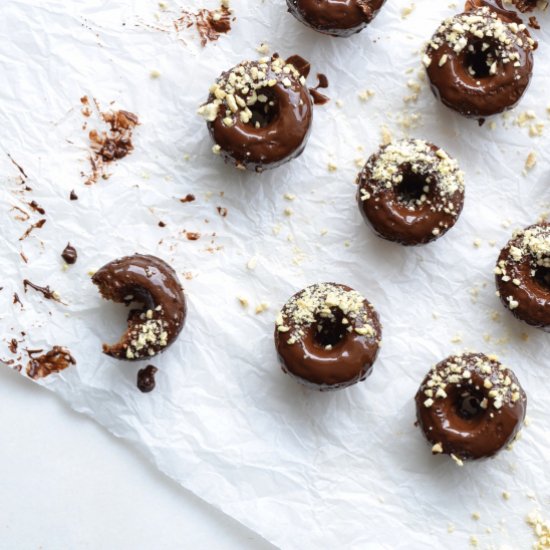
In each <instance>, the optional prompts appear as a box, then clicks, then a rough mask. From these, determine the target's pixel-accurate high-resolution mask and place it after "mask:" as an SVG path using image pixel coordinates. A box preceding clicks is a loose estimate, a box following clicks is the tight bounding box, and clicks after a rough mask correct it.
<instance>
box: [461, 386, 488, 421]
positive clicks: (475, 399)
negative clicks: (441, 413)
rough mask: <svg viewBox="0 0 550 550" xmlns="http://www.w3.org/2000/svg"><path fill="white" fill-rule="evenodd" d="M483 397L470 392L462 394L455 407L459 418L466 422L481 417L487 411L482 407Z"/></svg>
mask: <svg viewBox="0 0 550 550" xmlns="http://www.w3.org/2000/svg"><path fill="white" fill-rule="evenodd" d="M482 401H483V395H482V394H481V393H477V392H472V391H470V390H467V391H463V392H461V393H460V394H459V395H458V397H457V399H456V401H455V407H456V412H457V414H458V416H460V417H461V418H464V419H465V420H473V419H475V418H478V417H479V416H481V415H482V414H483V413H484V412H485V409H483V407H482V406H481V403H482Z"/></svg>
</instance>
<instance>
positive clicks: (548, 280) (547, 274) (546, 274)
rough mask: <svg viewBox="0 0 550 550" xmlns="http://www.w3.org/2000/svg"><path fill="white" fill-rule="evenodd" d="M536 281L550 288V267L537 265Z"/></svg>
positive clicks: (545, 287)
mask: <svg viewBox="0 0 550 550" xmlns="http://www.w3.org/2000/svg"><path fill="white" fill-rule="evenodd" d="M535 281H536V282H537V283H538V284H539V285H540V286H541V287H542V288H544V290H550V267H537V269H536V270H535Z"/></svg>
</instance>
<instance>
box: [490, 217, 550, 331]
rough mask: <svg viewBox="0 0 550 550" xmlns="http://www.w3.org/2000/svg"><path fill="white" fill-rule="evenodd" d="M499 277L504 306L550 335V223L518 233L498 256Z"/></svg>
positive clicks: (497, 278) (497, 268)
mask: <svg viewBox="0 0 550 550" xmlns="http://www.w3.org/2000/svg"><path fill="white" fill-rule="evenodd" d="M495 277H496V285H497V290H498V294H499V296H500V299H501V301H502V303H503V304H504V306H505V307H506V308H508V309H509V310H510V311H511V312H512V313H513V314H514V316H515V317H517V318H518V319H521V320H522V321H524V322H526V323H527V324H529V325H532V326H534V327H538V328H541V329H543V330H544V331H546V332H550V223H539V224H535V225H531V226H529V227H527V228H526V229H524V230H523V231H518V232H516V233H515V234H514V236H513V238H512V240H510V241H509V242H508V244H507V245H506V246H505V247H504V248H503V249H502V251H501V253H500V256H499V257H498V262H497V266H496V268H495Z"/></svg>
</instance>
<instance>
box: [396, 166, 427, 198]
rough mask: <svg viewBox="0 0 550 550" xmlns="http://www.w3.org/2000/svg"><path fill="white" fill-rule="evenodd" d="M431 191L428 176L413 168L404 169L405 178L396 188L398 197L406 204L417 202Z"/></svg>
mask: <svg viewBox="0 0 550 550" xmlns="http://www.w3.org/2000/svg"><path fill="white" fill-rule="evenodd" d="M428 191H429V183H428V178H427V176H425V175H422V174H416V173H414V172H413V171H412V170H411V169H405V170H403V179H402V180H401V182H400V183H399V184H398V185H397V187H396V188H395V193H396V195H397V198H398V199H399V200H400V201H401V202H403V203H405V204H416V203H417V202H418V201H420V199H421V198H422V195H426V193H427V192H428Z"/></svg>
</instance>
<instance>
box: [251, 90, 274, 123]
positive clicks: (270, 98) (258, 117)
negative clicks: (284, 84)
mask: <svg viewBox="0 0 550 550" xmlns="http://www.w3.org/2000/svg"><path fill="white" fill-rule="evenodd" d="M258 98H259V99H258V101H256V103H254V105H250V106H249V107H248V108H249V109H250V111H251V112H252V118H251V119H250V122H249V124H251V125H252V126H254V127H255V128H265V127H266V126H269V125H270V124H272V123H273V121H274V120H275V119H276V118H277V117H278V116H279V101H278V99H277V96H276V95H275V93H274V92H273V90H271V89H270V88H263V89H261V90H259V91H258ZM260 99H262V101H260Z"/></svg>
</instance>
